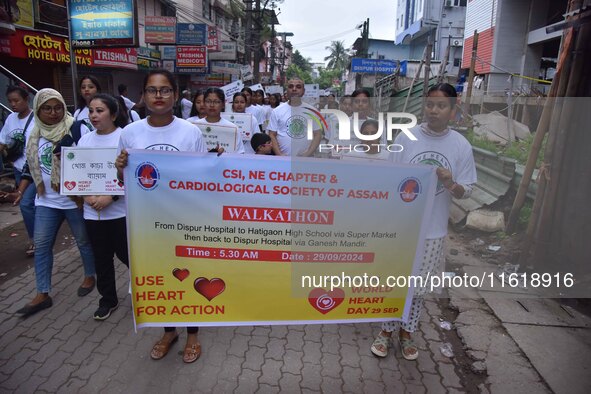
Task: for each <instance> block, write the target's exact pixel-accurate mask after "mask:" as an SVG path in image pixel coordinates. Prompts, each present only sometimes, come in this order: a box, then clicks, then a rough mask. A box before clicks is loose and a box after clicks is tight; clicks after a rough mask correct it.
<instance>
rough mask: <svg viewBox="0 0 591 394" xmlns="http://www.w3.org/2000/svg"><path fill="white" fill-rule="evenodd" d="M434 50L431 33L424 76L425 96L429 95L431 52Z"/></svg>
mask: <svg viewBox="0 0 591 394" xmlns="http://www.w3.org/2000/svg"><path fill="white" fill-rule="evenodd" d="M432 51H433V41H432V39H431V35H430V34H429V38H428V39H427V48H426V49H425V77H424V78H423V97H427V92H428V91H429V77H430V76H431V52H432Z"/></svg>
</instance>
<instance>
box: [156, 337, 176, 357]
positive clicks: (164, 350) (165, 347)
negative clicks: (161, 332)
mask: <svg viewBox="0 0 591 394" xmlns="http://www.w3.org/2000/svg"><path fill="white" fill-rule="evenodd" d="M178 340H179V334H176V335H175V336H174V338H173V339H172V340H170V342H166V341H165V340H164V338H162V339H160V340H159V341H158V342H156V344H155V345H154V347H153V348H152V351H151V352H150V357H152V360H160V359H161V358H164V356H166V355H167V354H168V351H169V350H170V347H171V346H172V345H173V344H174V343H175V342H176V341H178Z"/></svg>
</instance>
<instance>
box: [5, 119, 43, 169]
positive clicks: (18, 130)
mask: <svg viewBox="0 0 591 394" xmlns="http://www.w3.org/2000/svg"><path fill="white" fill-rule="evenodd" d="M32 114H33V113H32V112H31V113H30V114H29V115H32ZM29 115H27V116H25V117H24V118H23V119H20V118H19V117H18V113H16V112H13V113H11V114H10V115H8V117H7V118H6V121H5V122H4V127H2V130H0V144H4V145H8V147H12V146H13V145H14V143H15V142H14V140H15V139H19V138H23V137H24V139H23V141H24V147H23V155H22V156H21V157H19V158H18V159H16V160H15V161H14V163H13V165H14V168H16V169H17V170H19V171H22V170H23V166H24V165H25V162H26V161H27V141H28V138H29V134H30V133H31V130H33V126H34V125H35V117H34V116H33V117H31V122H30V123H29V125H28V126H27V130H25V131H24V136H23V129H24V128H25V125H26V124H27V121H28V120H29ZM0 160H2V159H0Z"/></svg>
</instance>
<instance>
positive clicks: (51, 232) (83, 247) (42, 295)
mask: <svg viewBox="0 0 591 394" xmlns="http://www.w3.org/2000/svg"><path fill="white" fill-rule="evenodd" d="M33 111H34V112H33V113H34V114H35V115H34V116H35V126H34V127H33V129H32V130H31V134H30V135H29V139H28V142H27V162H26V164H25V167H24V169H23V174H22V176H23V177H22V180H21V182H20V184H19V192H20V193H19V199H20V197H21V196H22V192H23V191H24V190H25V189H26V188H27V186H28V184H29V183H30V182H33V183H34V184H35V186H36V188H37V198H36V199H35V235H34V238H35V280H36V284H37V295H36V296H35V298H33V300H32V301H31V302H30V303H28V304H26V305H25V306H24V307H22V308H21V309H19V310H17V311H16V313H18V314H20V315H23V316H28V315H32V314H34V313H37V312H39V311H41V310H43V309H47V308H49V307H51V306H52V305H53V301H52V299H51V297H50V296H49V292H50V291H51V275H52V270H53V246H54V244H55V240H56V237H57V233H58V230H59V228H60V226H61V224H62V223H63V221H64V220H66V221H67V222H68V224H69V226H70V229H71V231H72V234H73V235H74V238H75V239H76V244H77V245H78V250H79V251H80V256H81V257H82V265H83V267H84V281H83V282H82V285H81V286H80V287H79V288H78V295H79V296H81V297H83V296H86V295H88V294H89V293H90V292H91V291H92V290H93V289H94V286H95V279H94V275H95V269H94V255H93V253H92V247H91V246H90V242H89V240H88V235H87V233H86V227H85V225H84V216H83V214H82V209H81V208H82V200H81V199H80V198H78V197H73V196H71V197H66V196H62V195H60V194H59V190H60V185H61V179H60V165H61V158H60V154H59V152H60V149H61V147H62V146H70V145H72V143H74V142H75V140H74V138H73V137H72V129H73V127H72V125H74V124H75V122H74V119H73V118H72V116H71V115H70V114H69V113H68V112H67V111H66V103H65V101H64V99H63V97H62V95H61V94H60V93H59V92H58V91H56V90H54V89H41V90H40V91H39V92H37V94H36V95H35V99H34V100H33ZM88 131H89V130H88V129H87V128H86V127H84V126H83V125H81V126H80V134H82V135H83V134H86V133H88ZM17 202H18V201H17Z"/></svg>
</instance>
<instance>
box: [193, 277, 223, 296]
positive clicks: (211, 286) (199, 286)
mask: <svg viewBox="0 0 591 394" xmlns="http://www.w3.org/2000/svg"><path fill="white" fill-rule="evenodd" d="M193 287H195V290H196V291H197V293H199V294H201V295H202V296H203V297H205V298H207V300H208V301H211V300H213V299H214V298H215V297H217V296H219V295H220V294H222V293H223V292H224V290H225V289H226V283H225V282H224V281H223V280H222V279H220V278H212V279H211V280H209V279H207V278H204V277H199V278H197V279H195V283H194V284H193Z"/></svg>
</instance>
